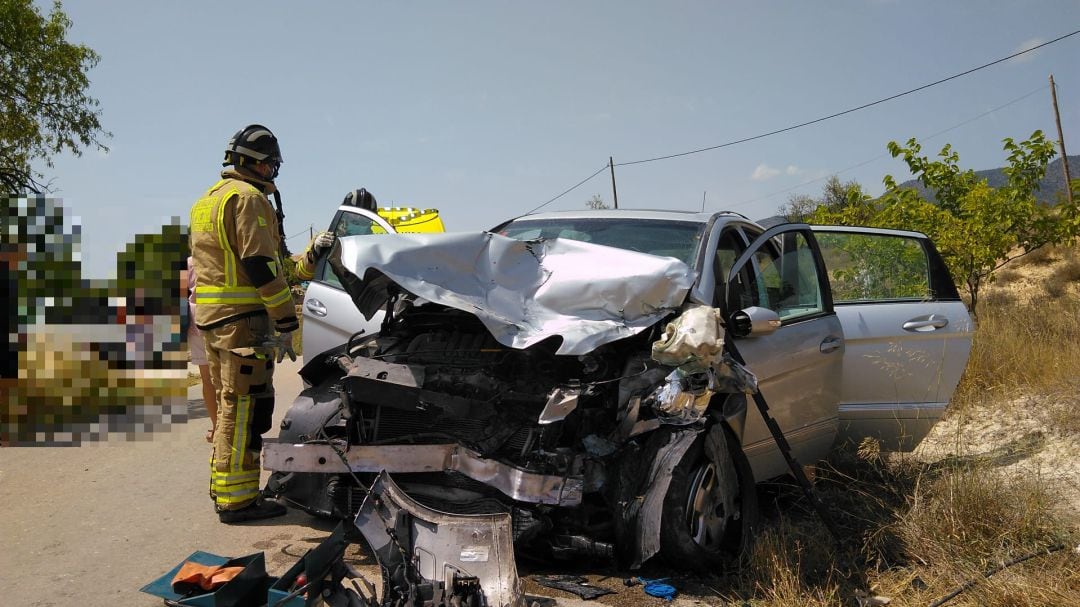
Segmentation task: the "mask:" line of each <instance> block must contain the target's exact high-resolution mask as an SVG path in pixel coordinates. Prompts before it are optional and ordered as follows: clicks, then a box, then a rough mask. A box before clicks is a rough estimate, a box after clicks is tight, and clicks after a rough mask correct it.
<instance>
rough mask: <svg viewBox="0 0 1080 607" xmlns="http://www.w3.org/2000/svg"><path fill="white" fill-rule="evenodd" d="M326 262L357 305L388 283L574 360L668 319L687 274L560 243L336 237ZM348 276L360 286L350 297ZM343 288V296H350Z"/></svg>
mask: <svg viewBox="0 0 1080 607" xmlns="http://www.w3.org/2000/svg"><path fill="white" fill-rule="evenodd" d="M339 242H340V247H335V248H334V250H333V252H332V253H331V265H332V266H333V267H334V269H335V271H339V270H340V269H341V268H342V267H344V268H345V269H347V270H348V271H349V272H350V273H352V274H353V275H354V276H352V277H348V276H341V277H340V278H341V279H342V283H343V285H345V286H346V288H347V290H349V293H350V295H352V296H353V299H354V301H356V302H358V305H366V306H367V307H368V309H367V310H361V311H362V312H364V313H365V314H368V313H370V312H373V309H372V305H373V303H377V302H379V301H386V299H387V297H388V296H389V295H388V291H387V290H388V289H389V288H390V287H391V286H392V285H390V284H389V283H388V282H387V281H385V280H382V279H380V278H378V277H379V276H384V277H386V278H389V279H390V280H391V281H393V283H396V284H397V285H399V286H400V287H401V288H403V289H405V290H406V291H408V292H410V293H412V294H414V295H416V296H418V297H421V298H423V299H425V300H428V301H431V302H435V303H439V304H443V305H446V306H449V307H452V308H456V309H459V310H464V311H466V312H470V313H472V314H474V315H476V316H477V317H478V318H479V319H480V320H481V321H482V322H483V323H484V325H485V326H486V327H487V328H488V330H489V331H490V332H491V334H492V335H493V336H494V337H495V339H496V340H497V341H498V342H499V343H501V344H503V345H506V346H509V347H512V348H518V349H524V348H527V347H529V346H530V345H532V344H535V343H538V342H540V341H542V340H544V339H547V338H550V337H554V336H558V337H561V338H562V344H561V345H560V347H559V350H558V354H571V355H580V354H586V353H588V352H591V351H592V350H594V349H596V348H597V347H599V346H601V345H603V344H606V343H610V342H613V341H616V340H619V339H622V338H625V337H629V336H631V335H635V334H637V333H639V332H640V331H642V330H644V329H645V328H647V327H649V326H651V325H652V324H654V323H656V322H657V321H659V320H660V319H661V318H663V317H664V316H666V315H667V314H668V313H670V312H671V311H673V310H675V309H677V308H678V307H679V306H680V305H681V304H682V302H683V300H684V299H685V298H686V294H687V292H688V291H689V289H690V287H691V286H692V285H693V283H694V279H695V272H693V271H692V270H691V269H690V268H689V267H688V266H687V265H686V264H685V263H683V262H681V261H679V260H677V259H674V258H671V257H659V256H655V255H648V254H645V253H637V252H634V251H626V250H623V249H616V248H612V247H606V246H602V245H595V244H590V243H585V242H578V241H573V240H568V239H558V238H557V239H552V240H540V241H521V240H515V239H513V238H507V237H505V236H499V235H497V234H490V233H477V234H474V233H463V234H402V235H396V236H395V237H394V238H378V239H371V238H363V237H346V238H341V239H339ZM356 276H363V277H364V280H363V281H362V282H363V284H362V285H359V287H360V290H359V291H358V292H355V293H354V292H353V290H355V289H356V288H357V280H356ZM350 285H352V287H351V288H350Z"/></svg>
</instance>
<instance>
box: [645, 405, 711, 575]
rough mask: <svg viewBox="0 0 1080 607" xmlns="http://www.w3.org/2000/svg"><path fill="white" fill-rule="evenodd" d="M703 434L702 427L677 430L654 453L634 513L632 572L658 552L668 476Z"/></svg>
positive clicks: (668, 483) (669, 477)
mask: <svg viewBox="0 0 1080 607" xmlns="http://www.w3.org/2000/svg"><path fill="white" fill-rule="evenodd" d="M703 430H704V428H703V427H701V426H696V427H688V428H683V429H680V430H677V431H675V432H674V433H672V435H671V438H670V439H669V440H668V443H667V444H666V445H664V446H663V447H661V448H660V449H659V450H658V451H657V452H656V456H655V457H654V459H653V460H652V467H651V468H650V470H649V475H648V484H647V485H646V487H647V489H646V492H645V495H644V497H643V498H642V500H641V502H640V504H641V505H640V508H639V509H638V511H637V513H636V519H637V520H636V523H637V539H638V543H637V553H636V554H634V558H633V561H632V563H631V568H632V569H638V568H640V567H641V565H642V564H643V563H644V562H645V561H647V560H649V559H650V558H652V556H653V555H654V554H656V553H657V552H659V551H660V520H661V517H662V516H663V512H664V497H666V496H667V491H668V486H669V485H670V484H671V473H672V471H673V470H675V467H676V466H678V465H679V462H680V461H682V458H683V456H684V455H686V452H687V451H688V450H689V449H690V445H692V444H694V440H695V439H696V438H697V436H698V434H701V432H702V431H703Z"/></svg>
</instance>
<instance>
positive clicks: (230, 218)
mask: <svg viewBox="0 0 1080 607" xmlns="http://www.w3.org/2000/svg"><path fill="white" fill-rule="evenodd" d="M221 176H222V179H221V181H218V182H217V183H216V184H214V186H213V187H211V188H210V189H209V190H208V191H207V192H206V194H205V195H203V197H202V198H200V199H199V200H198V201H196V202H195V204H194V205H193V206H192V207H191V218H190V219H191V223H190V226H191V230H190V245H191V255H192V257H193V258H194V265H195V267H197V268H198V274H199V283H198V285H197V286H196V287H195V303H196V304H198V305H197V307H196V310H195V314H196V316H195V324H196V326H198V327H199V328H200V329H212V328H214V327H217V326H220V325H222V324H224V323H226V322H228V321H230V320H234V319H236V318H242V317H245V316H251V315H254V314H262V313H264V312H265V313H268V314H269V315H270V317H271V318H272V319H274V320H275V321H276V320H280V319H286V318H289V317H292V318H295V316H296V310H295V308H294V307H293V301H292V292H291V290H290V289H289V285H288V283H287V282H286V281H285V275H284V272H282V260H281V256H280V250H281V247H280V239H281V236H280V232H279V230H278V217H277V213H276V212H275V211H274V208H273V206H271V204H270V201H268V200H267V199H266V195H265V194H264V193H263V191H266V192H267V193H272V192H273V191H274V185H273V184H272V183H269V182H259V181H255V180H252V179H250V178H249V177H247V176H246V175H241V174H240V173H239V172H237V171H236V170H235V169H232V168H229V169H226V170H224V171H222V173H221ZM241 177H242V179H241ZM253 181H254V183H257V184H259V186H261V188H262V190H260V187H257V186H256V185H254V183H251V182H253ZM251 258H259V259H267V260H270V261H268V262H267V264H268V266H269V270H270V272H271V273H272V275H273V279H272V280H271V281H270V282H268V283H266V284H264V285H262V286H261V287H258V288H256V287H255V285H254V283H253V282H252V281H251V279H249V278H248V276H247V274H246V272H245V271H244V267H243V264H242V263H241V260H242V259H251ZM285 263H289V264H296V265H297V267H296V270H297V273H298V274H299V275H300V276H310V275H311V273H312V268H308V267H304V266H306V265H307V264H306V263H305V262H303V261H301V262H296V261H293V260H291V259H290V260H288V261H286V262H285Z"/></svg>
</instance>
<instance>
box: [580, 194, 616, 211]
mask: <svg viewBox="0 0 1080 607" xmlns="http://www.w3.org/2000/svg"><path fill="white" fill-rule="evenodd" d="M585 206H587V207H589V208H590V209H610V208H611V207H609V206H608V205H607V203H606V202H604V199H603V198H601V197H600V195H599V194H593V196H592V198H590V199H588V200H586V201H585Z"/></svg>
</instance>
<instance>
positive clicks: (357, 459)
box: [262, 439, 585, 506]
mask: <svg viewBox="0 0 1080 607" xmlns="http://www.w3.org/2000/svg"><path fill="white" fill-rule="evenodd" d="M338 449H341V450H342V451H344V454H345V458H346V459H347V460H348V466H347V467H346V465H345V463H344V462H342V460H341V457H340V456H339V455H338V453H337V451H335V447H334V446H331V445H329V444H325V443H322V444H318V443H307V444H292V443H282V442H277V441H274V440H270V439H266V440H264V441H263V451H262V462H263V468H265V469H267V470H272V471H275V472H283V473H289V472H302V473H303V472H312V473H329V474H340V473H345V472H349V471H350V470H351V471H352V472H367V473H376V474H377V473H379V472H383V471H385V472H389V473H391V474H399V473H416V472H458V473H461V474H463V475H465V476H467V477H469V478H471V479H473V480H476V481H479V482H481V483H484V484H486V485H488V486H489V487H492V488H493V489H497V490H498V491H500V492H502V493H503V494H504V495H506V496H507V497H509V498H511V499H513V500H516V501H519V502H526V503H533V504H550V505H554V506H577V505H579V504H581V500H582V494H583V492H584V489H585V480H584V478H581V477H575V476H565V477H564V476H556V475H550V474H539V473H536V472H529V471H526V470H522V469H520V468H517V467H515V466H511V465H509V464H505V463H502V462H499V461H496V460H493V459H487V458H484V457H482V456H481V455H480V454H479V453H477V452H475V451H472V450H471V449H467V448H465V447H463V446H461V445H459V444H456V443H448V444H439V445H351V446H348V447H345V446H344V445H342V446H341V447H338Z"/></svg>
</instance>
